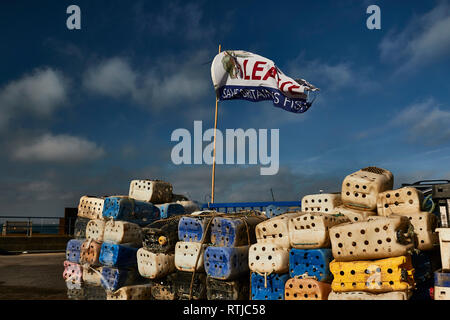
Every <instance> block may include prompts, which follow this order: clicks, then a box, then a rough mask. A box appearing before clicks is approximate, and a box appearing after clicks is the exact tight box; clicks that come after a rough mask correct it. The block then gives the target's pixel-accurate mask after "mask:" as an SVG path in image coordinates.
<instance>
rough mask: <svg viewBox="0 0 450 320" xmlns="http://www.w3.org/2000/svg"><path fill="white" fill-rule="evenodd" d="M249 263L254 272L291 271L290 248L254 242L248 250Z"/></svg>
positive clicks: (280, 272)
mask: <svg viewBox="0 0 450 320" xmlns="http://www.w3.org/2000/svg"><path fill="white" fill-rule="evenodd" d="M248 265H249V268H250V270H251V271H252V272H258V273H277V274H282V273H286V272H289V249H286V248H283V247H279V246H276V245H273V244H271V243H255V244H252V245H251V246H250V248H249V252H248Z"/></svg>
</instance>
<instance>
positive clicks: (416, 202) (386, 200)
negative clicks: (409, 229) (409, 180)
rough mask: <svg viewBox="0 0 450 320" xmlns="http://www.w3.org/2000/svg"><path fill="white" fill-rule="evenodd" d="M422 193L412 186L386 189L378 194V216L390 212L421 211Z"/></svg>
mask: <svg viewBox="0 0 450 320" xmlns="http://www.w3.org/2000/svg"><path fill="white" fill-rule="evenodd" d="M423 198H424V197H423V193H422V191H420V190H417V189H416V188H413V187H403V188H400V189H396V190H388V191H385V192H381V193H379V194H378V199H377V212H378V215H379V216H385V217H388V216H390V215H391V214H400V215H405V214H408V213H416V212H420V211H422V203H423Z"/></svg>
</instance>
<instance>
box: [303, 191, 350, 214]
mask: <svg viewBox="0 0 450 320" xmlns="http://www.w3.org/2000/svg"><path fill="white" fill-rule="evenodd" d="M341 204H342V200H341V195H340V194H339V193H319V194H310V195H306V196H304V197H303V198H302V211H303V212H306V213H311V212H313V213H314V212H320V213H328V214H329V213H331V212H333V210H334V208H336V207H337V206H340V205H341Z"/></svg>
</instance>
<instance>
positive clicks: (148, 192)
mask: <svg viewBox="0 0 450 320" xmlns="http://www.w3.org/2000/svg"><path fill="white" fill-rule="evenodd" d="M172 189H173V188H172V185H171V184H170V183H168V182H165V181H161V180H132V181H131V182H130V190H129V196H130V198H133V199H136V200H140V201H147V202H152V203H155V204H160V203H166V202H170V201H171V200H172V197H173V194H172Z"/></svg>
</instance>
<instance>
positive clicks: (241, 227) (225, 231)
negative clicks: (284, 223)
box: [211, 216, 262, 247]
mask: <svg viewBox="0 0 450 320" xmlns="http://www.w3.org/2000/svg"><path fill="white" fill-rule="evenodd" d="M261 221H262V220H261V218H260V217H249V216H242V217H215V218H214V219H213V220H212V222H211V242H212V244H213V245H215V246H221V247H240V246H247V245H251V244H252V243H255V242H256V236H255V227H256V225H257V224H258V223H260V222H261ZM249 238H250V243H249Z"/></svg>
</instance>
